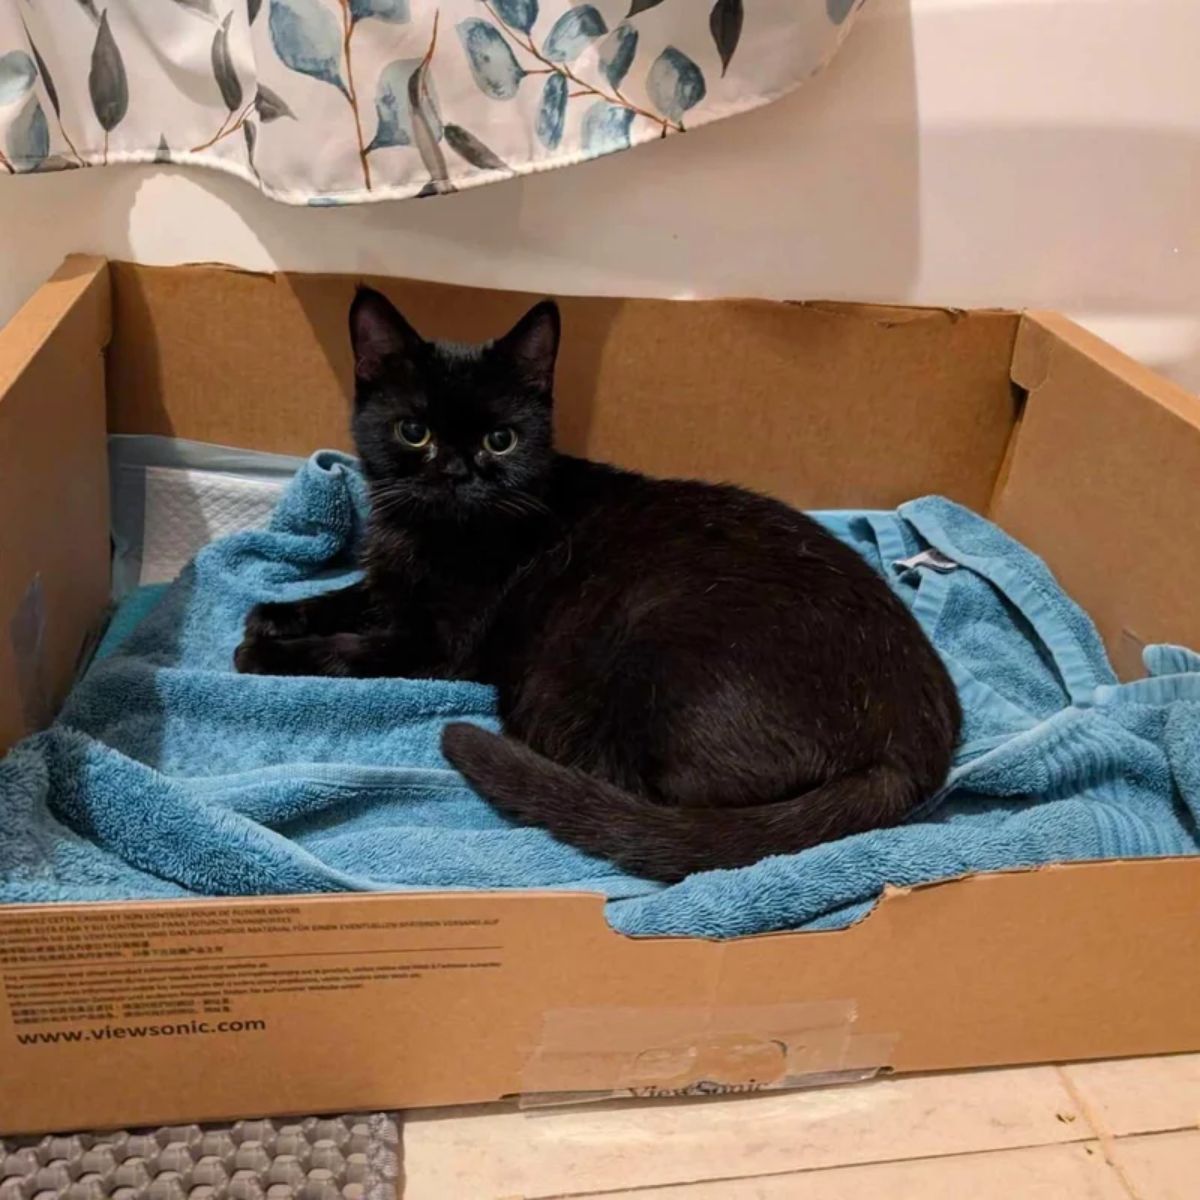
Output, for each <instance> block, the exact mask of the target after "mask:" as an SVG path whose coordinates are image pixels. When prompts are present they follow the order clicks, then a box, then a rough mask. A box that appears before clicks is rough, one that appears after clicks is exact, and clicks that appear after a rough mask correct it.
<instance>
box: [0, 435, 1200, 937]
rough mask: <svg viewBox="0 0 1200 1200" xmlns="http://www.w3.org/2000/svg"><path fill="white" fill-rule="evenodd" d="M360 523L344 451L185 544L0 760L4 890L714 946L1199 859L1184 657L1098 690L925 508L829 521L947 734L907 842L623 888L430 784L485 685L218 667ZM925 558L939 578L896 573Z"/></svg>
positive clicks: (1195, 744)
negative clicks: (925, 653) (483, 904)
mask: <svg viewBox="0 0 1200 1200" xmlns="http://www.w3.org/2000/svg"><path fill="white" fill-rule="evenodd" d="M364 506H365V496H364V493H363V488H362V481H361V478H360V476H359V475H358V473H357V470H356V469H355V467H354V464H353V463H352V461H351V460H349V459H346V458H344V457H342V456H340V455H336V454H331V453H324V454H320V455H317V456H315V457H314V458H313V459H312V460H311V461H310V462H309V463H308V464H307V465H306V466H305V468H304V469H303V470H302V471H301V472H300V473H299V474H298V475H297V477H296V479H295V481H294V482H293V484H292V485H291V487H290V488H289V490H288V492H287V493H286V495H285V496H284V499H283V500H282V501H281V503H280V505H279V508H278V510H277V511H276V513H275V516H274V518H273V520H272V524H271V526H270V528H269V529H268V530H266V531H263V532H247V533H241V534H236V535H234V536H232V537H229V538H226V539H225V540H223V541H221V542H218V543H215V544H213V545H212V546H210V547H208V548H207V549H205V550H204V551H203V552H202V553H201V554H199V555H198V556H197V558H196V560H195V561H194V563H193V564H192V565H191V566H189V567H188V569H187V570H186V571H185V572H184V574H183V575H182V577H181V578H180V580H179V581H178V582H177V583H175V584H173V585H172V586H171V587H170V588H169V589H168V590H167V591H166V593H165V594H164V595H162V596H160V597H156V598H155V599H156V601H157V602H156V603H155V604H154V605H153V607H152V610H151V611H150V612H149V614H148V615H147V616H145V617H144V619H143V620H142V621H141V623H140V624H138V625H137V627H136V629H135V630H134V631H133V632H132V633H128V634H127V635H124V636H123V640H120V638H121V637H122V635H121V634H120V632H119V631H117V632H114V633H113V634H112V635H111V636H110V638H109V639H108V641H107V643H106V646H105V653H104V655H103V657H102V658H101V659H100V660H99V661H98V662H97V663H96V664H95V665H94V666H93V668H92V669H91V671H90V672H89V673H88V675H87V676H86V677H85V679H84V680H83V682H82V683H81V684H80V685H79V686H78V687H77V688H76V690H75V693H74V694H73V695H72V697H71V698H70V700H69V701H68V703H67V705H66V707H65V708H64V711H63V713H62V715H61V717H60V719H59V721H58V723H57V724H56V725H55V726H54V727H53V728H52V729H50V730H49V731H47V732H45V733H43V734H39V735H36V736H34V737H32V738H29V739H27V740H26V741H25V742H23V743H22V744H21V745H20V746H19V747H18V748H17V749H16V750H14V751H13V753H12V754H11V755H10V756H9V757H8V758H7V759H6V760H5V761H4V762H3V763H0V900H3V901H8V902H14V901H45V900H91V899H94V900H99V899H114V898H132V897H167V896H186V895H214V894H216V895H235V894H236V895H244V894H270V893H275V894H278V893H288V892H293V893H294V892H312V891H338V890H344V889H355V890H392V889H399V888H415V887H438V888H450V887H459V888H488V887H547V888H574V889H590V890H597V891H602V892H604V893H605V894H607V895H608V896H609V897H610V899H611V902H610V904H609V906H608V912H609V917H610V920H611V921H612V923H613V924H614V925H616V926H617V927H618V928H620V929H622V930H624V931H626V932H629V933H639V934H651V933H654V934H661V933H681V934H704V935H710V936H730V935H734V934H743V933H753V932H760V931H764V930H771V929H786V928H794V927H799V926H805V925H807V926H814V927H828V926H835V925H839V924H844V923H846V922H848V921H849V920H851V919H853V918H855V917H856V916H858V915H859V914H860V913H861V912H863V911H864V910H865V908H866V907H867V906H868V905H869V904H870V902H871V901H872V899H873V898H874V897H875V896H877V895H878V893H879V892H880V890H881V889H882V887H883V885H884V884H885V883H889V882H890V883H896V884H911V883H918V882H922V881H925V880H931V879H937V878H942V877H946V876H952V875H957V874H960V873H962V872H965V871H973V870H974V871H978V870H992V869H999V868H1005V867H1013V866H1025V865H1031V864H1036V863H1042V862H1048V861H1054V860H1065V859H1089V858H1104V857H1115V856H1135V855H1157V854H1188V853H1196V852H1197V850H1198V849H1200V846H1198V843H1197V821H1198V818H1200V657H1197V656H1196V655H1194V654H1191V653H1190V652H1188V651H1185V650H1182V649H1178V648H1171V647H1155V648H1152V649H1151V650H1149V651H1148V652H1147V665H1148V667H1149V669H1150V671H1151V672H1152V674H1153V675H1154V677H1153V678H1151V679H1148V680H1144V681H1141V682H1139V683H1135V684H1131V685H1127V686H1119V685H1117V684H1116V681H1115V679H1114V678H1113V675H1112V672H1111V671H1110V669H1109V666H1108V664H1107V662H1106V660H1105V656H1104V652H1103V649H1102V647H1101V644H1100V641H1099V639H1098V637H1097V635H1096V632H1095V630H1094V629H1093V627H1092V625H1091V623H1090V622H1089V621H1088V619H1087V618H1086V617H1085V616H1084V615H1083V614H1082V613H1081V612H1080V611H1079V609H1078V608H1076V607H1075V606H1074V605H1073V604H1072V603H1071V602H1070V601H1069V600H1068V599H1067V598H1066V597H1065V596H1064V595H1063V593H1062V592H1061V590H1060V589H1059V588H1058V587H1057V585H1056V584H1055V583H1054V580H1053V579H1052V578H1051V576H1050V575H1049V573H1048V572H1047V570H1046V568H1045V567H1044V566H1043V565H1042V564H1041V562H1040V561H1039V560H1037V559H1036V558H1035V557H1034V556H1033V555H1031V554H1030V553H1029V552H1028V551H1026V550H1024V549H1022V548H1021V547H1020V546H1018V545H1016V544H1015V543H1013V542H1012V541H1011V540H1009V539H1008V538H1007V537H1006V536H1005V535H1004V534H1002V533H1001V532H1000V531H999V530H998V529H996V528H995V527H994V526H992V525H990V524H989V523H988V522H986V521H984V520H982V519H981V518H979V517H976V516H974V515H972V514H971V513H969V512H966V511H965V510H963V509H961V508H958V507H957V506H955V505H953V504H951V503H949V502H947V501H945V500H940V499H936V498H932V499H925V500H919V501H916V502H914V503H912V504H908V505H905V506H904V507H903V508H901V509H900V510H899V511H898V512H897V513H865V514H844V513H842V514H825V516H824V517H823V518H822V519H823V520H824V521H825V522H826V524H827V525H828V527H829V528H831V529H832V530H833V531H834V532H835V533H837V534H838V535H839V536H841V537H843V538H845V539H846V540H847V541H849V542H850V543H851V544H852V545H854V546H855V547H856V548H857V549H858V550H859V551H860V552H861V553H862V554H863V555H864V556H865V557H866V558H867V559H868V561H870V562H871V563H872V564H873V565H874V566H876V567H877V568H878V569H879V570H880V572H881V573H882V574H883V575H884V577H885V578H887V579H888V581H889V583H890V584H891V586H892V587H894V588H895V589H896V591H897V592H898V593H899V594H900V595H901V596H902V597H903V598H904V600H905V602H906V603H908V604H909V605H911V606H912V609H913V611H914V613H915V614H916V616H917V617H918V619H919V620H920V621H921V623H922V625H923V626H924V627H925V629H926V630H927V631H928V633H929V634H930V636H931V637H932V638H933V641H934V643H935V645H937V647H938V648H939V650H940V651H941V653H942V654H943V656H944V657H945V659H946V661H947V663H948V664H949V666H950V669H951V671H952V672H953V673H954V677H955V679H956V682H957V683H958V686H959V689H960V691H961V694H962V698H963V703H964V708H965V711H966V724H965V728H964V737H963V743H962V746H961V748H960V750H959V753H958V756H957V760H956V765H955V768H954V772H953V775H952V778H951V780H950V783H949V785H948V787H947V789H946V791H945V793H944V794H943V795H942V796H940V797H938V798H936V799H935V801H934V802H932V803H931V804H930V805H928V806H927V809H926V812H925V813H924V814H922V815H921V817H920V818H918V819H917V820H915V821H914V822H912V823H910V824H909V825H908V826H906V827H903V828H899V829H892V830H884V831H879V832H875V833H869V834H863V835H860V836H858V837H853V838H847V839H846V840H844V841H842V842H839V843H836V844H831V845H827V846H822V847H818V848H817V849H814V850H810V851H808V852H806V853H803V854H798V855H793V856H786V857H777V858H772V859H768V860H766V861H764V862H762V863H759V864H758V865H756V866H754V867H748V868H745V869H743V870H737V871H713V872H709V873H706V874H701V875H696V876H693V877H692V878H690V879H688V880H685V881H684V882H683V883H680V884H677V885H675V886H673V887H667V888H663V887H660V886H657V885H654V884H650V883H647V882H645V881H643V880H639V879H635V878H631V877H629V876H626V875H623V874H621V873H619V872H616V871H615V870H614V869H613V868H612V867H610V866H609V865H608V864H606V863H604V862H601V861H598V860H596V859H593V858H589V857H588V856H586V855H583V854H580V853H578V852H576V851H574V850H571V849H569V848H567V847H565V846H562V845H560V844H558V843H557V842H555V841H554V840H553V839H552V838H550V837H549V836H548V835H547V834H545V833H543V832H541V831H540V830H533V829H518V828H514V827H512V826H510V825H508V824H507V823H506V822H505V821H504V820H503V819H501V818H500V817H498V816H497V815H496V814H495V813H494V812H493V811H492V810H491V808H490V807H489V806H488V805H487V804H486V803H484V802H483V801H482V800H480V799H478V798H477V797H476V796H475V795H474V794H473V793H471V792H470V791H469V790H468V789H467V788H466V787H465V786H464V785H463V783H462V781H461V779H460V777H459V776H458V775H457V774H456V773H455V772H453V771H450V770H448V769H447V768H446V764H445V763H444V761H443V760H442V758H441V755H440V753H439V750H438V740H439V734H440V730H441V727H442V725H443V723H444V722H445V721H446V720H447V719H449V718H463V717H465V718H469V719H472V720H477V721H480V722H483V723H485V724H490V723H492V722H493V720H494V718H493V697H492V694H491V692H490V691H489V690H488V689H487V688H484V687H480V686H477V685H472V684H461V683H441V682H436V681H410V680H343V679H337V680H335V679H279V678H266V677H262V676H240V675H237V674H236V673H234V671H233V670H232V665H231V660H232V654H233V650H234V647H235V646H236V644H237V642H238V640H239V637H240V632H241V626H242V620H243V618H244V615H245V613H246V611H247V610H248V609H249V607H250V606H251V605H252V604H253V603H254V602H255V601H258V600H263V599H268V598H271V599H287V598H294V597H299V596H303V595H307V594H310V593H312V592H314V591H318V590H321V589H323V588H327V587H333V586H339V585H342V584H344V583H347V582H349V581H350V580H351V579H352V578H353V577H354V571H353V568H352V566H351V552H352V549H353V546H354V543H355V540H356V537H357V535H358V532H359V530H360V528H361V522H362V514H363V511H364ZM930 548H935V549H936V550H937V551H939V552H940V553H941V554H942V555H944V556H945V557H946V558H948V559H950V560H953V563H955V564H959V565H958V566H956V567H955V566H953V565H951V566H950V568H949V569H946V567H945V564H944V563H941V562H940V561H938V560H935V561H934V562H933V564H932V565H930V564H929V563H928V562H924V563H919V564H918V565H916V566H912V567H897V566H894V565H893V564H895V563H897V562H898V560H902V559H910V558H911V557H912V556H914V555H918V554H920V553H921V552H922V551H925V550H928V549H930ZM143 602H144V601H143ZM123 619H124V617H123ZM1034 796H1036V797H1037V799H1031V797H1034Z"/></svg>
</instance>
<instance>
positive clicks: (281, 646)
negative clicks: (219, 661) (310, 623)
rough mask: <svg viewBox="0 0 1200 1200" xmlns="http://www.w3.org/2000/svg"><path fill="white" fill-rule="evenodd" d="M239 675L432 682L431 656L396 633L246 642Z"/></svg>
mask: <svg viewBox="0 0 1200 1200" xmlns="http://www.w3.org/2000/svg"><path fill="white" fill-rule="evenodd" d="M234 664H235V666H236V667H237V669H238V670H239V671H240V672H241V673H242V674H243V675H334V676H343V677H347V676H348V677H352V678H356V679H374V678H389V677H396V676H409V677H414V676H421V677H431V676H433V674H434V672H433V670H432V668H433V664H432V662H431V660H430V658H429V655H428V654H427V653H426V652H424V650H423V648H422V647H421V646H420V645H418V644H417V643H416V642H415V641H414V640H413V639H411V638H407V637H405V636H404V635H403V634H400V633H395V632H378V633H333V634H324V635H322V634H310V635H308V636H305V637H292V638H287V637H257V638H247V639H246V640H245V641H244V642H243V643H242V644H241V645H240V646H239V647H238V648H237V651H236V653H235V654H234Z"/></svg>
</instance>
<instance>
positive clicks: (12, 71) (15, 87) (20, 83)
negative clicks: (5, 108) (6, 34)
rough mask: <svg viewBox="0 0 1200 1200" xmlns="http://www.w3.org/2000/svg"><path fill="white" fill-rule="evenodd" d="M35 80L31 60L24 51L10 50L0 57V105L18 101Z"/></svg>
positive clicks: (35, 75)
mask: <svg viewBox="0 0 1200 1200" xmlns="http://www.w3.org/2000/svg"><path fill="white" fill-rule="evenodd" d="M35 79H37V68H36V67H35V66H34V65H33V59H32V58H30V57H29V55H28V54H26V53H25V51H24V50H10V51H9V52H8V53H7V54H3V55H0V104H12V103H13V102H14V101H17V100H20V99H21V97H22V96H24V95H25V94H26V93H27V92H28V91H29V90H30V89H31V88H32V87H33V81H34V80H35Z"/></svg>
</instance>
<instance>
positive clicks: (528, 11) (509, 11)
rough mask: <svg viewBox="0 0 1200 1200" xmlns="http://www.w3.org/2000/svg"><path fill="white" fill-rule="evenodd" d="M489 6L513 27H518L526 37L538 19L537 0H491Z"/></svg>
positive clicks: (506, 23)
mask: <svg viewBox="0 0 1200 1200" xmlns="http://www.w3.org/2000/svg"><path fill="white" fill-rule="evenodd" d="M490 7H491V8H493V9H495V11H496V14H497V15H498V16H499V17H500V19H501V20H502V21H503V22H504V23H505V25H510V26H512V28H513V29H519V30H520V31H521V32H522V33H523V34H524V35H525V36H526V37H528V36H529V35H530V34H531V33H532V32H533V27H534V25H535V23H536V22H537V19H538V2H537V0H492V2H491V5H490Z"/></svg>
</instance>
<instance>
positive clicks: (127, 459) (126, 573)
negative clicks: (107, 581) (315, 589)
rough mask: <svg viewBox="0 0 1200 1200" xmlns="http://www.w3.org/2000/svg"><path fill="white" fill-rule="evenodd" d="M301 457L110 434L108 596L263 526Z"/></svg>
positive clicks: (170, 573) (169, 573)
mask: <svg viewBox="0 0 1200 1200" xmlns="http://www.w3.org/2000/svg"><path fill="white" fill-rule="evenodd" d="M303 461H304V460H303V459H300V458H293V457H291V456H289V455H282V454H266V453H262V452H259V451H254V450H238V449H234V448H232V447H227V446H215V445H210V444H208V443H205V442H192V441H186V440H182V439H178V438H163V437H149V436H145V437H143V436H130V435H113V436H112V437H110V438H109V473H110V479H111V498H112V518H111V520H112V540H113V598H114V599H116V600H120V599H121V598H122V597H123V596H125V595H127V594H128V593H129V592H130V591H132V590H133V589H134V588H136V587H140V586H141V585H142V584H147V583H167V582H169V581H170V580H172V579H174V578H175V576H176V575H178V574H179V572H180V570H181V569H182V568H183V567H184V565H185V564H186V563H187V562H188V560H189V559H191V558H192V557H193V556H194V555H195V554H196V552H197V551H198V550H200V549H202V548H203V547H204V546H206V545H207V544H208V543H209V542H211V541H215V540H216V539H217V538H220V537H224V536H225V535H226V534H230V533H237V532H240V531H241V530H244V529H256V528H262V527H263V526H264V525H266V523H267V521H268V520H269V518H270V515H271V511H272V509H273V508H274V507H275V504H276V503H277V501H278V500H279V497H280V496H281V495H282V494H283V490H284V488H286V487H287V485H288V482H289V480H290V479H291V477H292V475H293V474H295V472H296V470H297V468H299V467H300V466H301V464H302V463H303Z"/></svg>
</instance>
